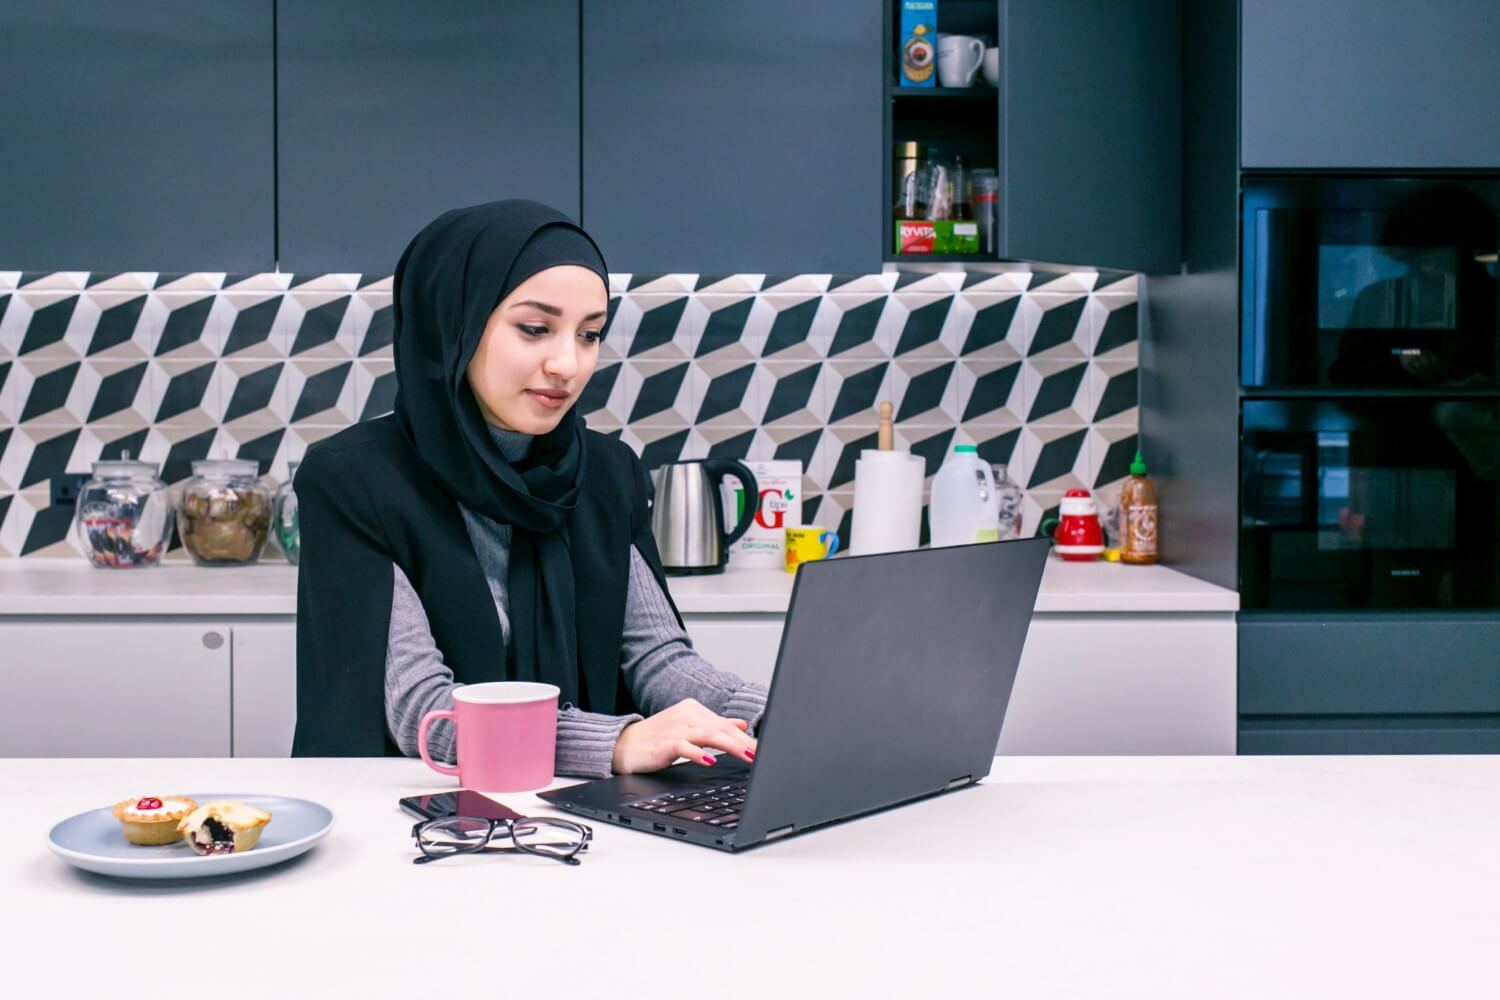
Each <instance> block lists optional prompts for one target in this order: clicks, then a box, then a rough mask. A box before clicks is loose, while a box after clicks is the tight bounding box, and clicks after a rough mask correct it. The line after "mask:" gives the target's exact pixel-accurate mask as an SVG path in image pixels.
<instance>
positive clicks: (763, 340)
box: [0, 265, 1139, 559]
mask: <svg viewBox="0 0 1500 1000" xmlns="http://www.w3.org/2000/svg"><path fill="white" fill-rule="evenodd" d="M1137 285H1138V282H1137V280H1136V278H1135V276H1134V275H1130V274H1121V273H1105V274H1095V273H1094V272H1068V271H1056V272H1038V271H1034V270H1032V269H1030V268H1028V267H1027V266H1025V265H1008V266H1006V267H1005V268H1004V269H1003V270H1000V271H997V272H989V271H987V272H982V273H981V272H962V271H938V272H928V273H918V272H887V273H883V274H879V275H829V274H804V275H795V274H769V275H765V274H738V275H736V274H670V275H630V274H620V275H611V278H610V290H611V297H610V310H611V317H610V320H609V324H608V328H609V336H608V338H607V339H606V341H605V343H604V345H603V346H602V347H601V348H600V360H599V365H598V367H597V369H596V372H595V374H594V376H593V378H592V380H591V381H590V383H589V385H588V386H587V387H586V389H585V390H584V393H583V397H582V399H581V401H580V403H579V408H580V412H581V413H582V414H583V415H584V417H585V419H586V420H587V421H588V423H589V426H591V427H593V428H595V429H596V430H600V431H602V432H604V433H607V434H611V435H615V436H618V437H620V438H621V439H622V440H624V441H626V442H627V443H629V444H630V445H631V446H632V447H634V448H636V449H637V450H638V451H639V452H640V453H641V454H642V456H643V458H644V460H645V461H646V463H647V464H648V465H657V464H660V463H661V462H664V461H671V460H676V459H679V458H696V457H706V456H710V455H714V456H721V455H722V456H732V457H736V458H746V459H752V460H758V459H774V458H782V459H788V458H790V459H796V460H798V461H801V462H802V463H803V464H804V467H805V470H806V474H805V478H804V490H805V495H806V500H807V509H808V511H809V514H808V517H809V519H815V520H816V521H817V523H820V524H826V525H827V526H829V527H836V528H840V529H841V530H842V531H843V532H844V535H845V538H846V540H847V531H848V525H849V523H850V513H849V512H850V507H851V501H852V497H851V494H850V491H851V490H852V488H853V468H854V461H855V460H856V459H857V458H858V455H859V452H860V451H861V450H863V449H864V448H868V447H872V446H873V444H874V440H875V427H876V421H877V409H876V408H877V406H878V404H879V403H880V402H881V401H885V400H888V401H890V402H891V403H892V404H893V405H894V407H895V415H896V419H897V423H896V438H897V446H898V447H902V448H909V449H911V450H912V451H913V452H914V453H915V454H917V455H919V456H921V457H922V458H923V459H924V462H925V463H926V465H927V471H928V474H929V475H931V474H932V473H933V472H936V470H937V467H938V466H939V465H940V464H941V462H942V459H943V457H944V456H945V455H946V454H947V452H948V451H949V449H950V448H951V447H952V445H953V444H954V443H955V442H970V443H974V444H976V445H978V447H979V450H980V454H981V456H983V457H984V458H985V459H986V460H987V461H990V462H997V463H999V462H1003V463H1005V464H1007V466H1008V467H1009V469H1010V473H1011V475H1012V477H1013V478H1014V479H1015V480H1016V481H1017V482H1019V483H1021V485H1022V486H1023V488H1025V489H1026V491H1027V499H1026V508H1025V510H1026V512H1027V515H1028V530H1033V529H1034V528H1035V525H1036V523H1037V521H1038V520H1039V517H1040V516H1041V515H1042V514H1044V513H1045V512H1047V511H1048V510H1050V509H1053V508H1055V507H1056V505H1057V502H1058V501H1059V500H1060V499H1061V496H1062V493H1063V492H1064V491H1065V490H1066V489H1069V488H1072V487H1074V486H1089V487H1094V488H1105V489H1108V488H1113V487H1115V486H1117V482H1118V479H1119V478H1120V477H1121V476H1123V475H1124V474H1125V473H1124V472H1123V471H1122V470H1123V469H1124V468H1125V466H1126V465H1128V462H1129V458H1130V457H1132V456H1133V454H1134V447H1135V440H1136V434H1137V426H1136V425H1137V423H1138V413H1139V402H1138V387H1137V379H1136V371H1135V369H1136V359H1137V336H1138V334H1137V324H1138V322H1139V319H1138V307H1137ZM394 334H395V329H394V316H393V314H392V309H391V279H390V277H389V276H384V275H382V276H373V277H370V278H365V277H363V276H361V275H356V274H343V273H329V274H312V275H286V274H249V275H236V274H223V273H217V272H201V273H192V274H165V273H161V274H159V273H155V272H130V273H122V274H107V275H106V274H89V273H87V272H51V273H46V274H24V273H21V272H15V271H4V272H0V555H5V556H18V555H21V554H22V553H25V554H26V555H27V556H28V557H34V556H43V557H45V556H47V555H56V554H68V553H69V552H72V551H75V550H76V541H74V540H72V539H71V532H70V531H69V530H68V529H69V525H70V523H71V516H72V513H71V510H68V511H52V510H51V509H50V508H49V507H48V480H49V479H50V477H51V476H53V475H55V474H57V473H60V472H62V471H74V472H82V471H87V470H88V467H89V465H90V464H91V463H92V462H94V461H96V460H98V459H99V458H101V457H115V456H118V455H120V454H122V453H124V452H126V451H129V452H130V453H132V454H136V455H139V456H141V457H143V458H145V459H146V460H148V461H154V462H157V463H160V464H162V465H163V467H164V470H163V471H164V476H165V477H166V478H167V479H168V481H169V482H173V483H180V482H181V481H182V480H183V479H185V478H186V477H187V476H188V474H189V471H190V463H191V461H192V460H193V459H195V458H202V457H235V456H242V457H246V458H252V459H255V460H256V461H257V462H258V463H259V464H260V466H261V468H262V469H264V470H265V471H266V472H267V473H268V474H269V475H270V476H272V477H273V478H275V479H277V480H279V479H282V478H284V477H285V475H286V471H287V466H288V463H289V462H292V461H295V460H297V459H299V458H301V456H302V454H303V453H304V452H305V451H306V448H307V446H308V445H309V444H310V443H312V442H313V441H316V440H319V439H321V438H322V437H325V436H327V435H329V434H333V433H336V432H337V431H338V430H339V429H340V428H341V427H344V426H348V425H349V424H351V423H353V422H356V421H360V420H368V419H372V418H374V417H377V416H381V415H383V414H386V413H389V412H390V410H391V408H392V407H393V405H394V402H395V397H396V382H395V373H394V364H393V360H392V350H391V345H392V341H393V338H394ZM1127 451H1128V452H1129V454H1126V452H1127ZM835 521H836V522H837V523H833V522H835ZM168 558H169V559H184V558H186V554H185V553H183V552H182V551H181V549H180V547H179V548H177V549H175V550H174V551H173V552H171V553H170V554H169V556H168Z"/></svg>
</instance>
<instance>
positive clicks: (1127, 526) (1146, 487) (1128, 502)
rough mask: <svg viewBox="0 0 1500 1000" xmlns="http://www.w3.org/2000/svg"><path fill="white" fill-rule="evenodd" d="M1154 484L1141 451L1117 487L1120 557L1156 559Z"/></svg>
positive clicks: (1124, 559) (1144, 561)
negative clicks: (1123, 480) (1123, 482)
mask: <svg viewBox="0 0 1500 1000" xmlns="http://www.w3.org/2000/svg"><path fill="white" fill-rule="evenodd" d="M1156 515H1157V508H1156V487H1155V486H1154V485H1153V484H1152V482H1151V479H1150V477H1148V476H1147V475H1146V463H1145V462H1144V461H1142V459H1141V453H1140V452H1136V453H1135V461H1134V462H1131V463H1130V478H1129V479H1127V480H1125V485H1124V486H1122V487H1121V488H1120V561H1121V562H1127V563H1135V564H1137V565H1146V564H1149V563H1154V562H1156V559H1157V555H1156Z"/></svg>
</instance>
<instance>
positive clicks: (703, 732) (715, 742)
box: [692, 725, 755, 762]
mask: <svg viewBox="0 0 1500 1000" xmlns="http://www.w3.org/2000/svg"><path fill="white" fill-rule="evenodd" d="M692 737H693V739H694V740H695V741H696V742H698V743H701V744H703V745H704V746H709V747H713V748H714V749H716V750H723V751H726V752H727V753H732V754H734V755H735V756H736V757H738V758H739V759H740V760H743V761H746V762H748V761H753V760H754V759H755V741H754V740H753V739H751V738H750V737H748V736H746V735H745V734H744V733H742V732H741V731H740V730H738V729H736V728H734V727H733V726H725V725H718V726H714V727H712V728H709V729H699V730H695V731H694V732H693V733H692Z"/></svg>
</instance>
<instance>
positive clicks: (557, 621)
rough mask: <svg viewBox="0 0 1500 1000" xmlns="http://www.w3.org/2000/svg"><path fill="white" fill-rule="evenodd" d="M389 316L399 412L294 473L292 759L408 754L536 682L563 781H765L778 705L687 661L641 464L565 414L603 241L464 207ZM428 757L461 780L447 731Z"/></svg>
mask: <svg viewBox="0 0 1500 1000" xmlns="http://www.w3.org/2000/svg"><path fill="white" fill-rule="evenodd" d="M393 297H394V306H395V309H394V311H395V325H396V334H395V361H396V376H397V381H398V384H399V390H398V394H397V398H396V408H395V412H394V413H392V414H390V415H388V416H385V417H381V418H379V419H376V420H370V421H366V422H364V423H361V424H358V425H356V426H354V427H350V428H348V429H347V430H344V431H342V432H340V433H338V434H336V435H334V436H333V437H330V438H328V439H327V440H324V441H321V442H319V443H318V444H316V445H314V446H313V447H312V448H310V449H309V450H308V452H307V456H306V458H305V459H304V460H303V462H302V464H301V466H300V468H299V469H298V472H297V479H296V490H297V497H298V505H299V513H300V517H301V526H302V539H303V541H302V557H301V569H300V576H299V579H298V592H297V731H296V737H295V740H294V744H293V753H294V754H295V755H298V756H369V755H378V754H382V753H396V752H399V753H405V754H407V755H415V754H416V743H417V738H416V734H417V725H418V723H419V722H420V721H421V718H422V716H423V715H424V714H426V713H427V712H429V711H432V710H435V709H441V708H448V707H451V704H452V701H453V690H454V688H455V687H457V686H458V685H459V684H471V683H477V682H480V681H490V680H526V681H543V682H546V683H550V684H555V685H557V686H558V687H559V688H560V689H561V691H562V695H561V699H560V708H559V712H558V719H557V723H558V729H557V771H558V773H561V774H573V775H579V776H584V777H603V776H607V775H609V774H611V773H628V772H635V771H649V770H656V769H658V768H662V767H665V766H667V765H668V764H670V763H672V762H673V761H674V760H675V759H677V758H678V757H686V758H687V759H688V760H690V761H696V762H698V763H700V764H702V765H704V766H711V765H712V763H713V761H714V757H713V756H712V755H711V754H710V753H709V751H710V750H714V749H717V750H722V751H725V752H727V753H731V754H733V755H735V756H736V757H739V758H740V759H742V760H747V761H748V760H753V759H754V756H755V753H754V751H755V739H754V738H753V736H752V735H751V732H752V731H753V724H754V722H755V721H756V720H757V719H758V718H759V715H760V713H761V711H762V710H763V709H764V707H765V696H766V691H765V689H764V688H763V687H761V686H760V685H756V684H749V683H746V682H744V681H742V680H741V679H740V678H738V677H736V676H734V675H733V674H729V673H725V672H723V671H720V670H717V669H715V668H714V667H712V666H710V665H709V664H708V663H707V662H705V661H704V660H703V659H702V658H700V657H699V656H698V655H697V654H696V653H694V652H693V649H692V644H691V642H690V641H689V639H688V637H687V633H686V632H685V631H684V630H683V627H682V620H681V616H680V615H678V613H677V609H676V607H675V606H674V605H673V604H672V601H671V598H670V596H669V595H668V593H667V590H666V586H665V580H664V578H663V575H662V569H661V560H660V557H659V556H658V554H657V551H656V545H655V542H654V541H653V539H652V537H651V529H650V517H649V512H648V507H647V481H646V477H645V473H644V470H643V469H642V467H641V464H640V460H639V459H638V458H637V457H636V455H635V453H634V452H632V451H631V450H630V448H629V447H628V446H626V445H625V444H623V443H621V442H620V441H618V440H615V439H613V438H609V437H606V436H604V435H602V434H598V433H596V432H594V431H590V430H587V429H585V427H584V425H583V421H582V420H581V419H580V418H579V417H578V414H577V413H576V412H575V410H574V405H575V403H576V402H577V400H578V397H579V395H580V394H581V393H582V392H583V389H584V386H585V385H587V383H588V380H589V377H590V376H591V375H592V374H593V372H594V368H595V366H596V364H597V362H598V357H599V343H600V341H601V340H602V339H603V337H604V325H605V321H606V318H607V314H608V313H607V310H608V304H609V293H608V282H607V276H606V272H605V266H604V260H603V258H602V256H601V255H600V253H599V251H598V248H597V247H596V246H595V245H594V243H593V241H592V240H591V239H589V237H588V236H587V235H586V234H585V233H584V232H583V230H582V229H580V228H578V227H577V226H575V225H573V223H571V222H570V221H569V220H568V219H567V218H566V217H564V216H563V215H561V214H559V213H558V212H556V211H553V210H552V209H550V208H547V207H546V206H544V205H539V204H536V203H535V202H528V201H500V202H493V203H490V204H487V205H478V206H475V207H473V208H466V209H458V210H455V211H452V212H448V213H445V214H444V215H442V216H440V217H438V218H437V219H436V220H434V221H433V222H432V223H431V224H429V225H428V226H427V227H426V228H425V229H423V230H422V231H421V232H420V233H419V234H417V236H416V238H415V239H413V240H412V242H411V244H410V245H409V246H408V247H407V248H406V252H405V253H404V254H402V257H401V262H400V263H399V264H398V265H397V268H396V276H395V288H394V295H393ZM643 716H649V717H643ZM428 743H429V751H430V752H431V753H433V754H434V756H441V757H442V758H444V759H447V760H451V759H452V752H453V751H452V744H453V732H452V727H451V724H450V723H447V722H442V723H439V724H437V725H435V726H433V727H432V731H431V733H430V734H429V741H428Z"/></svg>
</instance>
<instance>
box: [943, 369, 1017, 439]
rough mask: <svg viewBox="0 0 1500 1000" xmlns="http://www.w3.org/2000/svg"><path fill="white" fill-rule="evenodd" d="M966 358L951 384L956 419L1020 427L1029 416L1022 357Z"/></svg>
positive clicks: (950, 390)
mask: <svg viewBox="0 0 1500 1000" xmlns="http://www.w3.org/2000/svg"><path fill="white" fill-rule="evenodd" d="M977 357H978V356H974V355H971V356H968V357H965V358H964V360H963V361H961V362H959V364H958V366H957V367H956V368H955V369H954V373H953V378H952V381H951V383H950V385H949V392H950V393H951V394H952V399H953V402H952V406H951V409H950V411H949V412H952V413H954V414H955V420H957V421H962V422H963V423H965V424H973V425H977V426H1018V425H1019V424H1021V423H1022V422H1023V421H1024V420H1025V419H1026V380H1025V379H1024V378H1023V369H1024V367H1025V365H1024V363H1023V362H1022V361H1021V360H1020V359H1019V358H1014V359H1013V358H1007V357H1004V356H991V355H985V356H984V360H977Z"/></svg>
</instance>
